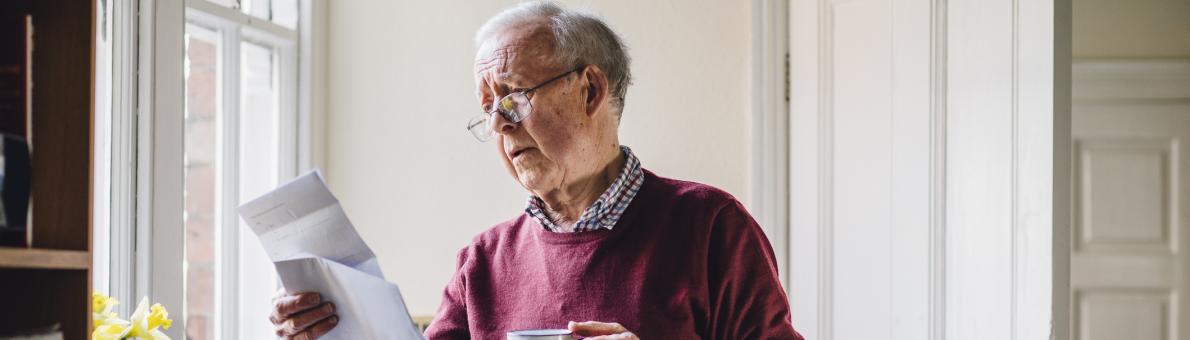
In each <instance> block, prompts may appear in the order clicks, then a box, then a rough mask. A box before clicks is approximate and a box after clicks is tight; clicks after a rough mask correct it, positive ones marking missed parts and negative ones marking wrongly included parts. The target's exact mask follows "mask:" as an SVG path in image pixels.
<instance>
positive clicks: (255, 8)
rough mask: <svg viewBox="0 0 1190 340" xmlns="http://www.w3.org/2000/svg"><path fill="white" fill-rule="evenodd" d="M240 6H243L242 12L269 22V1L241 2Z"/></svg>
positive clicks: (244, 0)
mask: <svg viewBox="0 0 1190 340" xmlns="http://www.w3.org/2000/svg"><path fill="white" fill-rule="evenodd" d="M240 4H241V5H243V7H241V10H242V11H244V13H246V14H248V15H251V16H254V17H257V18H261V19H264V20H269V9H270V8H269V7H271V6H270V5H269V0H240Z"/></svg>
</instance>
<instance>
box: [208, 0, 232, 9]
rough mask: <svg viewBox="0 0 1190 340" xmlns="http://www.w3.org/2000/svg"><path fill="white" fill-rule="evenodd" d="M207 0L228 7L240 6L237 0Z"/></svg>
mask: <svg viewBox="0 0 1190 340" xmlns="http://www.w3.org/2000/svg"><path fill="white" fill-rule="evenodd" d="M207 2H210V3H214V4H216V5H220V6H223V7H228V8H240V1H239V0H207Z"/></svg>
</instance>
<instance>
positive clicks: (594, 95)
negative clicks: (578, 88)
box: [581, 65, 611, 116]
mask: <svg viewBox="0 0 1190 340" xmlns="http://www.w3.org/2000/svg"><path fill="white" fill-rule="evenodd" d="M581 72H582V73H583V76H584V77H582V79H585V80H586V82H587V83H586V84H585V85H586V87H587V102H586V103H585V104H586V106H587V116H591V115H594V114H595V113H596V112H599V109H600V108H601V107H603V105H606V104H607V98H608V96H609V95H611V92H610V90H609V89H608V86H607V74H606V73H603V70H602V69H600V68H599V66H596V65H587V67H584V68H583V70H582V71H581Z"/></svg>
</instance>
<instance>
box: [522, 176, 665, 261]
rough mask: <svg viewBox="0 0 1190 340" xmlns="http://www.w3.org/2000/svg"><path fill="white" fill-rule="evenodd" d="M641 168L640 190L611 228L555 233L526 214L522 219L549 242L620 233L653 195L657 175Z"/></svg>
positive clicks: (583, 240) (586, 239)
mask: <svg viewBox="0 0 1190 340" xmlns="http://www.w3.org/2000/svg"><path fill="white" fill-rule="evenodd" d="M641 170H642V171H643V172H644V179H642V180H641V186H640V191H639V192H637V193H636V197H635V198H634V199H633V200H632V202H631V203H629V204H628V207H627V208H625V209H624V214H623V215H621V216H620V220H619V221H617V222H616V226H615V227H613V228H612V229H611V230H608V229H602V228H601V229H597V230H591V231H584V232H578V233H555V232H552V231H548V230H546V228H545V226H542V225H541V222H540V221H538V220H537V219H535V218H532V217H529V216H527V215H526V216H525V217H527V218H525V219H523V221H525V222H526V224H527V225H525V226H526V227H529V228H530V229H533V231H532V232H533V234H534V235H536V236H537V239H539V240H541V241H542V242H545V243H550V244H576V243H587V242H594V241H598V240H603V239H607V238H610V237H613V236H615V235H619V234H622V233H624V230H626V229H632V228H633V227H631V226H625V225H623V224H627V223H631V221H633V220H635V219H636V215H637V214H638V212H637V211H638V210H640V209H641V208H640V206H641V205H644V204H643V202H644V201H646V200H649V199H651V198H652V196H653V195H652V190H653V189H652V188H653V185H654V184H656V183H655V182H656V181H657V176H656V175H654V174H653V172H652V171H649V170H648V169H643V168H642V169H641Z"/></svg>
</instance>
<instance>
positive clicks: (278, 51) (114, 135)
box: [93, 0, 325, 339]
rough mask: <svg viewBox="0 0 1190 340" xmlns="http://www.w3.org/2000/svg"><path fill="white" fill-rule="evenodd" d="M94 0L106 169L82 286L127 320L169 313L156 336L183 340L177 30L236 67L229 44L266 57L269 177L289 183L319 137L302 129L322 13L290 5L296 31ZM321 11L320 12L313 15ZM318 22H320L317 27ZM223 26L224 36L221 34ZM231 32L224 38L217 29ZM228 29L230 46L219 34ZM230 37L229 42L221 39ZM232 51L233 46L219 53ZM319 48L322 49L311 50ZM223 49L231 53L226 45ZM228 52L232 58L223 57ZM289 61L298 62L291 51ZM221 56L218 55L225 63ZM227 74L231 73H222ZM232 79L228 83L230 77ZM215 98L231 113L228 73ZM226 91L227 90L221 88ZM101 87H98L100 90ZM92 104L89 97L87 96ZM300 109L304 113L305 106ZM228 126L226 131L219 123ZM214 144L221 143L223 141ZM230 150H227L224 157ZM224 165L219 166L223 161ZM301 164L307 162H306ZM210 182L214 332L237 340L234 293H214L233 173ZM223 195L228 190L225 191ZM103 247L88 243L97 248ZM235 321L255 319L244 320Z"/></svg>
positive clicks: (233, 273) (231, 278)
mask: <svg viewBox="0 0 1190 340" xmlns="http://www.w3.org/2000/svg"><path fill="white" fill-rule="evenodd" d="M97 1H99V5H100V6H99V7H100V9H101V11H102V13H98V14H100V16H101V18H102V20H100V23H98V24H97V25H99V26H100V27H103V28H105V29H110V32H109V31H103V30H101V32H104V33H103V34H107V36H108V37H109V38H108V39H109V40H108V42H109V43H108V44H107V45H105V46H101V48H102V49H104V50H103V51H99V52H103V53H106V54H104V56H105V58H108V59H101V60H97V61H102V62H103V63H105V64H106V63H108V62H110V65H99V67H102V68H107V70H109V71H110V72H108V73H107V74H106V75H104V76H99V74H98V73H97V78H96V86H97V91H96V96H104V97H103V100H97V101H96V104H97V106H103V107H102V108H97V112H99V113H102V114H101V115H98V116H97V120H96V123H97V124H102V125H103V126H97V127H96V128H97V131H101V132H103V133H102V134H97V138H101V139H102V140H97V141H96V143H95V145H96V147H97V148H100V149H102V150H97V152H96V155H97V159H96V165H97V166H103V167H105V168H107V169H109V171H108V173H107V174H106V177H107V178H105V180H103V181H96V187H95V191H94V192H95V202H96V203H95V204H94V209H96V213H95V214H94V215H93V217H94V220H95V224H96V228H95V232H96V233H102V234H103V235H97V237H95V238H94V241H95V242H96V243H97V244H96V245H94V249H95V250H96V254H95V257H94V261H95V263H96V267H95V268H96V271H103V273H97V274H96V275H93V280H94V281H95V282H94V287H96V288H98V289H105V290H106V291H105V292H104V293H107V294H109V295H111V296H113V297H116V298H117V299H119V300H120V301H121V302H123V303H121V304H120V305H118V306H117V308H116V311H117V312H119V313H120V314H121V315H130V313H131V312H132V310H133V309H134V308H135V307H136V304H137V302H138V301H139V300H140V298H141V297H143V296H147V297H148V298H149V299H150V300H152V301H154V302H158V303H161V304H162V305H165V306H167V307H168V308H170V309H171V310H173V311H175V318H174V319H175V323H174V327H172V328H171V329H170V330H168V331H166V333H167V334H168V335H170V336H171V337H174V338H182V337H184V335H185V329H186V324H185V323H186V322H185V321H186V320H185V318H184V317H181V316H182V315H184V313H185V312H184V311H185V289H184V286H185V275H184V274H185V273H184V270H183V265H182V264H183V260H184V258H185V254H184V249H185V237H184V232H185V231H184V230H185V229H184V224H183V217H182V216H183V211H184V206H183V204H184V199H183V195H182V193H183V188H184V177H183V175H182V174H183V171H182V170H183V166H184V164H183V158H182V157H183V156H182V155H183V152H184V139H183V134H182V133H181V132H182V131H183V129H184V119H185V117H184V113H185V76H184V74H183V69H184V65H183V62H184V57H185V37H186V35H185V32H186V29H185V28H186V25H189V24H198V25H200V26H203V27H207V28H217V29H219V31H218V32H223V33H222V34H224V35H225V36H224V37H223V39H222V40H223V41H224V44H223V46H222V47H223V48H222V49H221V51H220V53H221V56H220V60H221V63H224V62H233V61H234V63H235V64H236V65H237V66H238V64H239V62H240V56H239V42H240V41H245V42H251V43H254V44H258V45H261V46H266V47H269V48H271V49H272V50H273V56H274V57H273V58H274V63H273V65H274V71H275V73H274V77H276V78H275V80H274V81H275V84H276V86H277V88H276V90H277V91H278V94H277V96H278V97H277V110H278V117H277V119H278V124H279V126H281V128H279V129H278V138H279V143H278V147H279V148H280V150H279V154H281V155H282V157H281V159H279V160H278V168H279V169H278V170H279V173H278V174H277V175H278V179H279V181H282V182H283V181H286V180H288V179H289V178H292V177H293V176H294V175H295V174H296V173H298V171H299V170H302V171H304V170H307V169H310V168H312V167H313V166H315V164H317V163H320V162H321V157H319V156H317V155H314V154H312V153H311V150H321V147H320V140H321V135H322V134H321V133H320V131H318V130H317V129H315V128H313V127H312V126H319V125H316V124H312V122H313V123H317V122H320V121H321V120H322V118H321V109H319V106H320V105H322V94H321V93H317V92H316V91H320V90H321V86H319V85H315V84H312V83H311V76H310V75H311V74H314V75H315V76H317V75H318V74H315V72H318V73H319V74H320V73H321V70H322V67H321V64H316V63H313V62H312V60H310V57H311V56H312V55H314V53H313V52H311V51H312V50H313V48H314V47H315V46H313V45H314V44H311V43H310V42H311V36H313V35H314V32H316V30H314V29H313V27H314V26H312V24H311V23H310V21H312V20H317V19H312V18H313V17H314V15H313V14H314V13H315V12H314V11H315V10H316V9H320V8H324V7H325V3H324V1H323V0H298V15H299V17H298V26H297V27H294V28H293V29H289V28H285V27H283V26H280V25H277V24H274V23H272V22H270V21H268V20H264V19H258V18H255V17H252V16H250V15H248V14H245V13H242V12H240V11H239V10H238V9H233V8H227V7H222V6H220V5H217V4H214V3H209V2H207V1H205V0H185V1H155V0H138V1H130V2H122V1H117V2H112V3H108V2H105V1H101V0H97ZM318 15H319V16H320V17H319V18H322V17H321V16H325V14H322V13H318ZM318 21H319V22H323V21H325V20H318ZM229 28H234V29H229ZM229 32H234V33H229ZM228 34H231V39H228V38H227V37H226V35H228ZM228 42H234V43H228ZM230 45H235V46H230ZM319 45H322V44H319ZM227 47H232V48H227ZM233 53H234V54H233ZM299 54H300V55H299ZM229 55H230V56H233V57H232V58H228V57H227V56H229ZM228 74H231V73H228ZM233 78H234V79H233ZM226 79H229V80H230V81H223V82H222V83H223V84H221V85H224V86H223V87H224V88H222V89H221V90H220V91H221V95H222V99H223V100H222V103H221V107H220V110H221V111H222V114H223V115H225V116H227V117H237V113H238V112H239V109H240V108H239V102H238V100H236V99H238V94H237V95H236V96H228V95H226V94H227V93H229V92H228V91H238V87H239V85H240V82H241V80H240V79H239V74H238V72H237V73H234V74H232V76H231V77H227V78H226ZM226 85H231V86H226ZM101 90H102V91H101ZM97 99H98V98H97ZM312 104H313V105H314V106H312ZM225 121H227V122H226V123H224V126H222V127H221V128H222V129H225V131H237V133H232V134H228V136H225V137H230V138H237V137H238V130H235V129H228V126H227V125H229V124H235V123H236V122H237V120H235V119H228V120H225ZM231 127H232V128H234V127H235V125H231ZM222 140H226V138H223V139H222ZM217 147H218V148H222V149H221V150H220V151H221V153H222V155H221V156H220V157H222V158H221V159H220V162H223V163H222V165H220V167H221V168H225V169H229V170H233V169H238V159H236V156H237V152H238V150H237V147H238V144H236V143H235V142H234V140H233V142H232V143H222V144H220V145H218V146H217ZM227 151H231V152H227ZM229 160H230V161H231V162H228V161H229ZM312 160H313V161H312ZM226 173H227V174H228V175H231V176H230V177H231V178H228V179H227V180H224V181H218V182H219V183H220V184H218V185H222V187H221V188H220V190H221V191H223V192H224V193H223V195H222V196H225V197H226V198H228V199H226V200H223V201H220V202H218V203H217V204H218V205H219V206H218V208H217V209H221V210H222V211H224V212H227V213H221V214H220V217H219V218H220V220H219V221H218V223H220V224H221V226H219V227H218V228H217V231H216V233H217V237H219V239H218V241H217V243H216V244H217V247H219V248H220V249H217V251H218V252H219V253H218V258H217V260H216V261H218V263H217V270H216V272H217V273H220V274H217V275H221V276H217V277H216V279H217V280H219V281H218V282H217V286H218V287H220V288H216V289H217V290H216V293H215V294H216V297H215V298H216V301H215V302H216V307H215V308H216V311H215V313H216V318H217V320H218V321H217V322H216V325H217V326H216V327H218V328H217V329H215V332H214V333H213V334H217V337H222V338H228V339H235V338H239V334H238V332H240V328H242V327H241V325H240V324H239V320H240V319H241V317H240V315H238V313H239V312H238V308H239V304H238V303H239V299H238V298H239V297H238V296H237V294H236V290H238V288H237V289H235V290H230V291H219V289H222V287H238V283H239V281H238V279H239V272H238V270H237V269H238V265H239V263H238V258H239V256H237V254H236V252H238V249H239V247H238V246H239V241H240V240H239V237H238V236H237V235H236V234H237V233H227V232H224V231H235V230H238V227H239V219H238V217H237V216H236V214H234V211H235V210H234V208H235V206H236V205H238V203H237V202H236V201H237V200H238V199H239V196H238V192H237V191H235V190H234V189H236V188H237V187H238V186H237V184H238V183H237V182H236V178H235V176H236V175H238V171H234V170H233V171H227V172H226ZM228 188H230V189H232V190H228ZM101 242H102V243H103V244H98V243H101ZM243 317H244V319H245V320H254V319H261V320H263V316H261V317H253V316H250V315H244V316H243Z"/></svg>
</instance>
